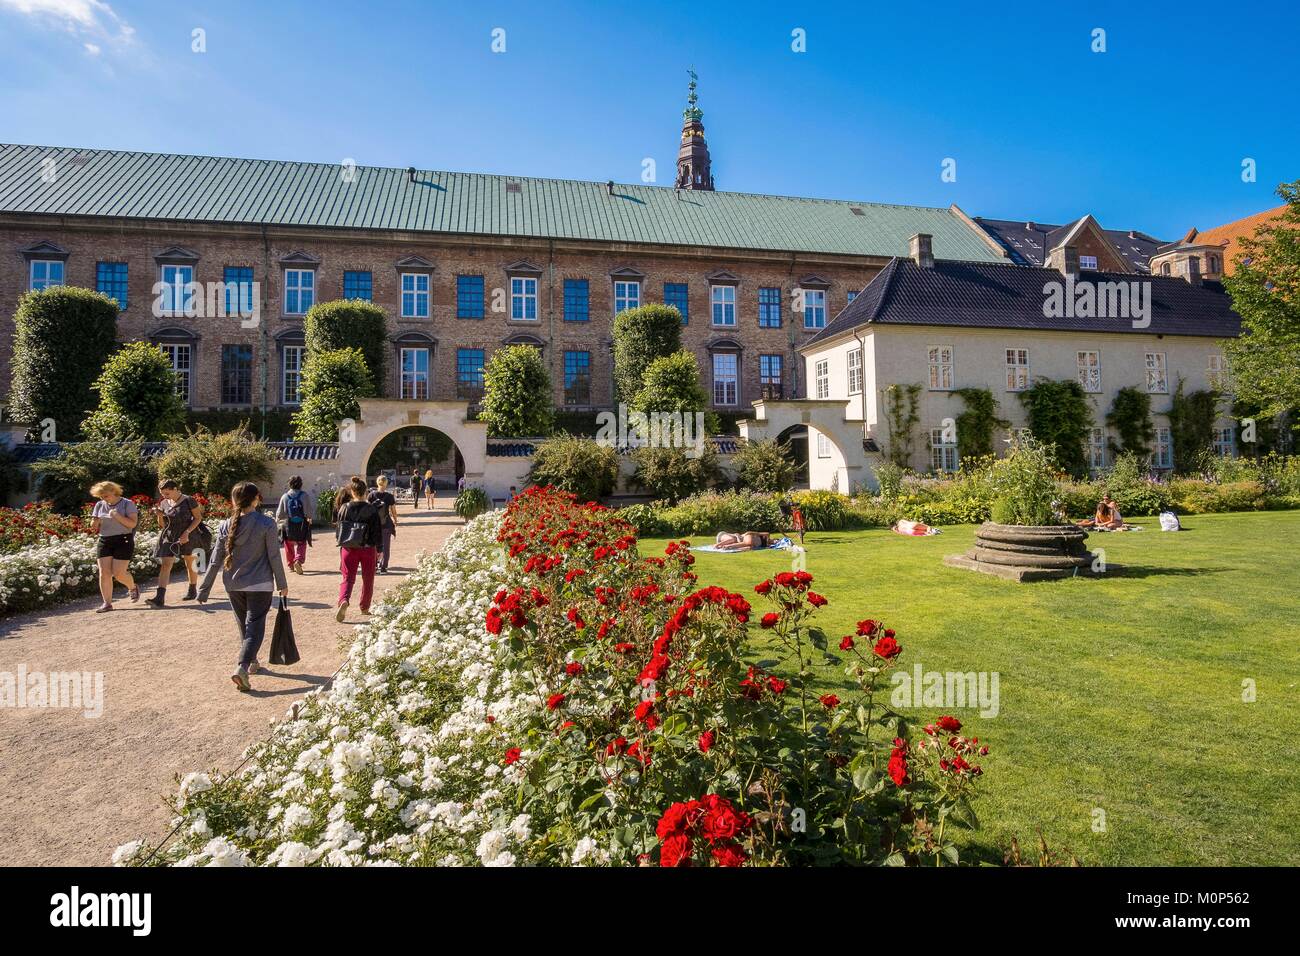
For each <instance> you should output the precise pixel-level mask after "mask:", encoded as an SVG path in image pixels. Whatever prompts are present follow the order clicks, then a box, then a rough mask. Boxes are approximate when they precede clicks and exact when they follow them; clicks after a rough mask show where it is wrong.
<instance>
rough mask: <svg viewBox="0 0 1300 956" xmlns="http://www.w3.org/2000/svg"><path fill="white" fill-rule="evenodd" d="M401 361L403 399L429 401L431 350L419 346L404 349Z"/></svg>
mask: <svg viewBox="0 0 1300 956" xmlns="http://www.w3.org/2000/svg"><path fill="white" fill-rule="evenodd" d="M400 359H401V367H402V382H401V397H402V398H414V399H419V400H427V399H428V398H429V350H428V349H427V348H422V347H419V346H415V347H411V348H404V349H402V351H401V354H400Z"/></svg>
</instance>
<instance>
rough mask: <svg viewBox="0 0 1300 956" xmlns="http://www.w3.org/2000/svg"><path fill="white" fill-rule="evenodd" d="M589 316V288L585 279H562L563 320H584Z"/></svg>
mask: <svg viewBox="0 0 1300 956" xmlns="http://www.w3.org/2000/svg"><path fill="white" fill-rule="evenodd" d="M590 318H591V288H590V286H589V285H588V283H587V280H586V279H565V280H564V321H565V322H586V321H587V320H588V319H590Z"/></svg>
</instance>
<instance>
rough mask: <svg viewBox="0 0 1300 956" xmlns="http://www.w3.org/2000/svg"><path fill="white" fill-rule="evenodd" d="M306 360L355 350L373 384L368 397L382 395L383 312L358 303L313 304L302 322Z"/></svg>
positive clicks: (385, 349)
mask: <svg viewBox="0 0 1300 956" xmlns="http://www.w3.org/2000/svg"><path fill="white" fill-rule="evenodd" d="M302 330H303V341H304V344H305V345H306V346H307V359H308V361H310V360H311V358H312V356H313V355H323V354H325V353H326V352H337V351H338V350H339V349H359V350H360V352H361V354H362V355H363V356H364V357H365V363H366V368H367V369H368V370H369V371H370V380H371V382H372V383H373V388H374V391H373V392H371V393H370V394H372V395H382V394H383V393H384V382H385V381H386V379H385V378H384V356H385V355H386V354H387V353H388V348H389V343H388V318H387V316H386V315H385V314H384V310H383V309H381V308H380V307H379V306H377V305H375V304H374V303H371V302H363V301H362V300H360V299H335V300H334V301H332V302H317V303H316V304H315V305H313V306H312V307H311V309H309V310H308V312H307V315H306V317H305V318H304V319H303V325H302Z"/></svg>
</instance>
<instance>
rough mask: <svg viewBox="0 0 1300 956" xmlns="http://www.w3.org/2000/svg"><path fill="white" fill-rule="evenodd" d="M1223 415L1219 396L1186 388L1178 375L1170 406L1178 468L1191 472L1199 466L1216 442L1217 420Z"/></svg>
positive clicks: (1171, 431)
mask: <svg viewBox="0 0 1300 956" xmlns="http://www.w3.org/2000/svg"><path fill="white" fill-rule="evenodd" d="M1218 417H1219V397H1218V396H1217V395H1215V394H1214V393H1213V392H1210V391H1205V390H1204V389H1202V390H1200V391H1196V392H1191V393H1184V391H1183V377H1182V376H1181V375H1180V376H1178V387H1177V388H1175V389H1174V395H1173V402H1172V404H1171V405H1170V407H1169V437H1170V438H1171V439H1172V440H1173V443H1174V471H1176V472H1178V473H1179V474H1187V473H1189V472H1191V471H1193V470H1195V468H1196V464H1197V462H1198V460H1199V459H1200V456H1201V454H1202V452H1204V451H1205V450H1206V449H1207V448H1209V447H1210V446H1211V445H1212V444H1213V443H1214V421H1215V419H1216V418H1218Z"/></svg>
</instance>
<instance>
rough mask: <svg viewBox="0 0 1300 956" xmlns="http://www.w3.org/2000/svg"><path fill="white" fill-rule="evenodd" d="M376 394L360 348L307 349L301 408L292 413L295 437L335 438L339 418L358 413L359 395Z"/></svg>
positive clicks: (299, 438)
mask: <svg viewBox="0 0 1300 956" xmlns="http://www.w3.org/2000/svg"><path fill="white" fill-rule="evenodd" d="M374 394H375V385H374V379H373V378H371V376H370V370H369V368H367V367H366V359H365V356H364V355H362V354H361V350H360V349H351V348H349V349H335V350H334V351H331V352H319V353H316V354H315V355H313V354H311V353H310V352H308V353H307V361H306V364H305V365H304V366H303V371H302V408H301V409H299V411H298V412H296V413H295V414H294V416H293V427H294V438H295V439H297V440H298V441H338V437H339V427H338V426H339V422H340V421H342V420H343V419H345V418H352V419H356V418H358V417H360V415H361V403H360V399H362V398H368V397H370V396H372V395H374Z"/></svg>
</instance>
